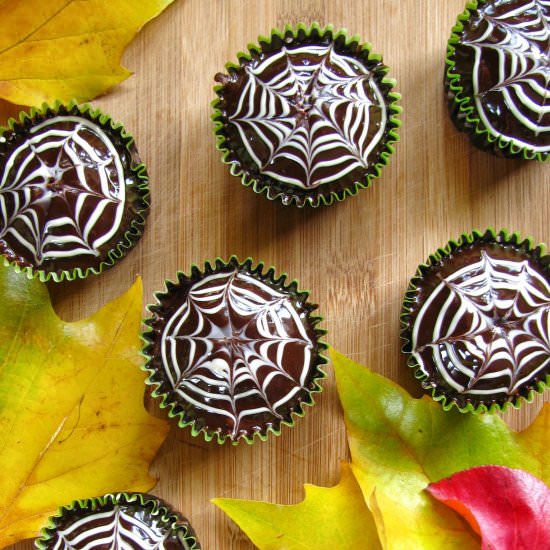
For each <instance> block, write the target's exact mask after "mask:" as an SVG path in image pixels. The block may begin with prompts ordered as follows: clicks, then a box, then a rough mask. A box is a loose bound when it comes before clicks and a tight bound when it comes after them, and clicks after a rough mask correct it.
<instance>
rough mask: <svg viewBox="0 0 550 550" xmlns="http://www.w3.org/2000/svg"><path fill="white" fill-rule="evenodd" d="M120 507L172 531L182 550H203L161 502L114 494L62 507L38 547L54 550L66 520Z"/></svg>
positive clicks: (181, 519)
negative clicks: (130, 509) (137, 512)
mask: <svg viewBox="0 0 550 550" xmlns="http://www.w3.org/2000/svg"><path fill="white" fill-rule="evenodd" d="M116 505H121V506H129V507H130V508H132V509H135V510H138V511H139V512H140V513H142V514H143V516H145V517H148V518H150V519H151V521H155V522H156V526H158V527H161V528H164V529H169V530H171V531H172V533H171V534H172V536H175V537H176V539H177V541H178V543H180V544H181V548H182V549H184V550H200V549H201V547H200V544H199V542H198V540H197V537H196V535H195V532H194V530H193V528H192V527H191V525H190V524H189V522H188V521H187V519H186V518H184V517H183V516H182V515H181V514H179V513H177V512H174V511H173V510H172V509H171V508H170V507H169V506H168V505H167V504H166V503H165V502H163V501H162V500H161V499H159V498H157V497H155V496H153V495H148V494H145V493H110V494H107V495H104V496H100V497H93V498H88V499H83V500H75V501H73V502H72V503H71V504H68V505H65V506H62V507H61V508H60V509H59V510H58V512H57V514H55V515H54V516H51V517H50V518H49V519H48V524H47V525H46V526H45V527H44V528H42V530H41V535H40V537H39V538H37V539H36V540H35V542H34V545H35V547H36V548H38V549H39V550H47V549H48V548H50V545H51V544H52V543H53V542H54V541H55V538H56V532H57V529H58V527H59V526H60V525H61V524H62V521H64V520H65V519H66V518H68V517H71V516H75V517H85V516H86V515H87V514H95V513H99V512H101V511H102V510H105V511H106V510H109V509H110V508H112V507H113V506H116ZM143 516H142V517H143ZM79 534H81V533H79ZM134 534H135V533H134Z"/></svg>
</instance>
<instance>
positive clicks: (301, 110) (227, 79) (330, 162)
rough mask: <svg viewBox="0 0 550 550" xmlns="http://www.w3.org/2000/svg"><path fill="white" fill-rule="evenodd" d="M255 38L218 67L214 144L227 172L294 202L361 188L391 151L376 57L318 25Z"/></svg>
mask: <svg viewBox="0 0 550 550" xmlns="http://www.w3.org/2000/svg"><path fill="white" fill-rule="evenodd" d="M258 40H259V46H252V45H251V46H249V53H248V54H243V53H240V54H238V58H239V63H238V65H235V64H227V65H226V69H227V74H218V75H216V81H217V82H219V83H220V85H219V86H217V87H216V88H215V91H216V93H217V95H218V97H219V99H217V100H216V101H214V103H213V106H214V116H213V120H214V123H215V133H216V139H217V147H218V149H219V150H220V151H222V153H223V161H224V162H225V163H227V164H229V165H230V167H231V173H232V174H233V175H235V176H240V177H241V179H242V183H243V184H244V185H245V186H250V187H252V189H253V190H254V191H256V192H257V193H265V194H266V195H267V197H268V198H269V199H279V200H281V201H282V202H283V204H296V206H298V207H302V206H304V205H306V204H308V205H310V206H319V205H330V204H332V203H333V202H334V201H335V200H339V201H341V200H343V199H344V198H346V197H347V196H350V195H355V194H356V193H357V192H358V190H359V189H362V188H365V187H368V186H369V185H370V183H371V180H372V178H374V177H377V176H379V175H380V170H381V169H382V167H383V166H384V165H386V164H387V163H388V158H389V156H390V155H391V153H393V144H394V142H395V141H397V139H398V135H397V128H398V126H399V121H398V120H397V115H398V113H400V111H401V109H400V108H399V107H398V106H397V105H396V101H397V100H398V99H399V98H400V96H399V94H397V93H395V92H393V91H392V88H393V86H394V81H393V80H392V79H389V78H387V76H386V75H387V73H388V68H387V67H386V66H385V65H383V63H382V61H381V57H380V56H379V55H376V54H373V53H371V46H370V45H369V44H361V43H360V42H359V39H358V38H357V37H352V38H347V37H346V33H345V31H338V32H333V29H332V27H326V28H324V29H322V28H320V27H319V25H317V24H313V25H312V26H311V27H310V28H306V27H305V26H304V25H298V27H297V28H296V29H295V30H294V29H292V28H291V27H289V26H287V27H285V29H284V30H283V31H282V32H281V31H277V30H274V31H272V34H271V36H270V37H268V38H265V37H260V38H259V39H258Z"/></svg>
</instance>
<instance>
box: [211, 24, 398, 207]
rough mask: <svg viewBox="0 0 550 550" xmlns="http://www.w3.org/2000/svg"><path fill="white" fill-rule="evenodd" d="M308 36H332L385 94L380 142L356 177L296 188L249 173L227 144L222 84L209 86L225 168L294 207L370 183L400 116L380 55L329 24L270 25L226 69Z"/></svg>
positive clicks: (325, 201)
mask: <svg viewBox="0 0 550 550" xmlns="http://www.w3.org/2000/svg"><path fill="white" fill-rule="evenodd" d="M311 39H313V40H315V41H316V40H319V41H330V42H334V44H335V45H337V47H338V48H339V49H341V50H342V51H345V52H346V54H348V55H349V57H353V58H356V59H358V60H359V61H361V62H362V63H363V64H364V65H365V66H367V67H368V68H369V69H370V70H372V72H373V74H374V78H375V79H376V81H377V82H378V84H379V86H380V89H381V90H382V91H383V93H384V96H385V100H386V106H387V109H388V120H387V124H386V130H385V134H384V137H383V139H382V140H381V143H382V144H383V146H382V147H381V148H380V151H379V154H378V156H377V158H375V159H374V160H373V161H372V162H371V165H370V166H369V167H368V168H365V170H364V172H365V173H364V176H363V177H361V178H358V179H357V181H354V182H353V183H352V184H340V183H338V182H332V183H326V184H321V185H319V186H318V187H315V188H301V187H299V186H295V185H292V184H287V183H284V182H279V181H278V180H277V179H275V178H273V177H271V176H268V175H266V174H263V173H260V172H259V173H258V174H252V173H250V171H249V170H248V169H247V168H245V167H244V166H243V163H242V161H241V159H240V158H239V154H238V153H236V152H235V151H233V150H232V148H231V146H230V144H229V143H228V140H227V136H226V132H225V126H226V125H227V116H226V115H225V114H224V101H223V89H224V86H223V85H218V86H216V87H215V88H214V91H215V92H216V94H217V95H218V99H216V100H214V101H213V102H212V107H213V109H214V112H213V115H212V120H213V121H214V133H215V136H216V147H217V149H218V150H219V151H221V152H222V161H223V162H224V163H225V164H228V165H229V166H230V173H231V174H232V175H233V176H237V177H240V178H241V182H242V184H243V185H244V186H245V187H250V188H252V190H253V191H254V192H255V193H258V194H264V195H265V196H266V197H267V198H268V199H269V200H279V201H281V202H282V203H283V204H284V205H295V206H297V207H299V208H301V207H304V206H306V205H307V206H311V207H318V206H330V205H331V204H333V203H335V202H340V201H343V200H344V199H346V198H347V197H351V196H355V195H356V194H357V193H358V192H359V190H361V189H365V188H367V187H370V185H371V183H372V180H373V179H375V178H378V177H379V176H380V174H381V171H382V169H383V167H384V166H386V165H387V164H388V163H389V159H390V157H391V155H392V154H393V152H394V144H395V143H396V142H397V141H399V134H398V128H399V126H400V125H401V121H400V120H399V118H398V117H399V114H400V113H401V111H402V109H401V107H400V106H399V105H398V101H399V100H400V99H401V96H400V94H398V93H397V92H394V91H392V90H393V88H394V86H395V80H394V79H391V78H388V77H387V73H388V71H389V69H388V67H386V66H385V65H383V64H382V61H381V56H380V55H377V54H374V53H372V52H371V48H372V47H371V45H370V44H369V43H361V42H360V40H359V37H357V36H352V37H349V38H348V36H347V32H346V31H345V30H339V31H334V30H333V27H332V26H330V25H329V26H327V27H324V28H323V27H320V26H319V24H318V23H313V24H312V25H311V26H309V27H307V26H306V25H305V24H303V23H300V24H298V25H297V26H296V28H293V27H292V26H290V25H287V26H285V27H284V29H283V30H277V29H274V30H272V32H271V35H270V36H269V37H265V36H260V37H258V43H259V45H252V44H250V45H249V46H248V53H242V52H240V53H239V54H237V57H238V62H239V63H238V64H234V63H227V64H226V66H225V67H226V70H227V72H228V73H229V75H232V74H234V73H235V71H236V70H237V69H239V68H240V67H241V66H242V65H245V64H247V63H248V62H249V61H251V60H252V59H254V58H258V57H259V56H260V55H262V53H269V52H272V51H277V50H278V49H280V47H281V46H282V45H283V44H285V43H289V42H294V43H301V42H307V41H308V40H311Z"/></svg>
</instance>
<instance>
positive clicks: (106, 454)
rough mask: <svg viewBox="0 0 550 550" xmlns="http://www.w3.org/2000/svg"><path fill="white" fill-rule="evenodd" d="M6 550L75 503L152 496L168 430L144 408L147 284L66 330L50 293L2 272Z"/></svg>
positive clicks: (0, 538)
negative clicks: (130, 494) (153, 467)
mask: <svg viewBox="0 0 550 550" xmlns="http://www.w3.org/2000/svg"><path fill="white" fill-rule="evenodd" d="M0 300H1V303H2V310H1V311H0V434H1V435H0V472H2V477H1V478H0V547H4V546H7V545H9V544H13V543H14V542H16V541H17V540H20V539H23V538H29V537H34V536H36V535H37V534H38V532H39V529H40V528H41V527H43V526H44V524H45V522H46V518H47V517H49V516H50V515H52V514H54V513H55V512H56V511H57V509H58V508H59V507H60V506H61V505H64V504H68V503H70V502H71V501H73V500H74V499H79V498H87V497H90V496H95V495H101V494H105V493H108V492H112V491H147V490H149V489H150V488H151V487H152V486H153V485H154V483H155V480H154V479H153V478H152V477H151V476H150V475H149V473H148V469H149V464H150V462H151V461H152V459H153V457H154V456H155V454H156V451H157V450H158V448H159V447H160V445H161V443H162V441H163V440H164V438H165V436H166V434H167V431H168V425H167V424H166V423H165V422H164V421H161V420H159V419H156V418H153V417H152V416H150V415H149V414H148V413H147V412H146V410H145V408H144V406H143V391H144V375H143V373H142V372H141V371H140V369H139V366H140V365H141V362H142V360H141V358H140V354H139V350H140V347H141V343H140V340H139V331H140V317H141V281H140V280H138V281H137V282H136V283H135V284H134V285H133V287H132V288H131V289H130V290H129V291H128V292H127V293H126V294H125V295H123V296H121V297H120V298H118V299H117V300H115V301H113V302H111V303H109V304H107V305H106V306H105V307H103V308H102V309H101V310H100V311H99V312H97V313H96V314H95V315H93V316H92V317H90V318H88V319H85V320H82V321H78V322H75V323H66V322H63V321H62V320H61V319H59V318H58V317H57V315H56V314H55V313H54V311H53V308H52V306H51V303H50V300H49V295H48V292H47V288H46V286H45V285H44V283H41V282H40V281H38V280H36V279H33V280H31V279H28V278H27V277H26V276H25V275H24V274H22V273H18V272H17V271H16V270H15V269H13V268H11V267H4V266H0Z"/></svg>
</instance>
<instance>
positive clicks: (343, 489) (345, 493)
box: [212, 463, 381, 550]
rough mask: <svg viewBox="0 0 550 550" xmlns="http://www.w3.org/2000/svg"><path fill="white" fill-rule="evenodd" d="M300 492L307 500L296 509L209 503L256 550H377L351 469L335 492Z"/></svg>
mask: <svg viewBox="0 0 550 550" xmlns="http://www.w3.org/2000/svg"><path fill="white" fill-rule="evenodd" d="M304 488H305V498H304V500H303V501H302V502H300V503H298V504H291V505H281V504H270V503H268V502H255V501H251V500H239V499H231V498H216V499H213V500H212V502H213V503H214V504H216V506H218V507H219V508H221V509H222V510H223V511H224V512H225V513H226V514H227V515H228V516H229V517H230V518H231V519H232V520H233V521H235V522H236V523H237V524H238V525H239V527H241V529H243V530H244V531H245V532H246V534H247V535H248V536H249V537H250V539H251V540H252V542H253V543H254V544H255V545H256V546H257V547H258V548H259V549H260V550H333V549H335V548H342V549H344V548H368V549H369V550H377V549H379V548H381V546H380V543H379V541H378V535H377V533H376V527H375V525H374V521H373V517H372V514H371V513H370V512H369V510H368V508H367V506H366V504H365V501H364V499H363V496H362V493H361V489H360V488H359V485H358V484H357V482H356V481H355V478H354V477H353V474H352V472H351V469H350V465H349V464H346V463H343V464H342V477H341V479H340V483H338V485H336V486H335V487H330V488H325V487H316V486H315V485H305V486H304Z"/></svg>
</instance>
